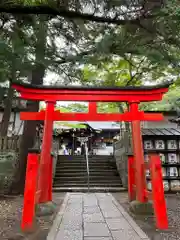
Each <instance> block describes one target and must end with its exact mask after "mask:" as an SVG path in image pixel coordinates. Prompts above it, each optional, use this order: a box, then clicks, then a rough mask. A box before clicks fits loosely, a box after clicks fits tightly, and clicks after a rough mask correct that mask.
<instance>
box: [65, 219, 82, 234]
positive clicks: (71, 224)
mask: <svg viewBox="0 0 180 240" xmlns="http://www.w3.org/2000/svg"><path fill="white" fill-rule="evenodd" d="M82 226H83V219H82V216H79V217H78V218H77V217H76V218H72V217H71V218H69V217H68V218H63V219H62V222H61V225H60V229H61V228H64V229H66V230H69V229H72V230H73V231H74V230H81V229H82Z"/></svg>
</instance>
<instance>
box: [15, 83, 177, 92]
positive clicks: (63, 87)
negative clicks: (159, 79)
mask: <svg viewBox="0 0 180 240" xmlns="http://www.w3.org/2000/svg"><path fill="white" fill-rule="evenodd" d="M172 83H173V82H172V81H167V82H165V83H163V84H157V85H150V86H122V87H119V86H116V87H115V86H114V87H107V86H99V87H97V86H66V85H54V86H52V85H35V84H28V83H19V82H13V84H14V85H16V86H21V87H24V88H27V89H44V90H84V91H86V90H97V91H99V90H106V91H108V90H110V91H112V90H115V91H117V90H120V91H122V90H131V91H138V90H139V91H148V90H153V89H161V88H168V87H169V86H170V85H171V84H172Z"/></svg>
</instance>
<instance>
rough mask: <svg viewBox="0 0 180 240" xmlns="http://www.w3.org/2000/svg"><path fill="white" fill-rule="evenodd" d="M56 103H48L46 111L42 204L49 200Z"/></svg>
mask: <svg viewBox="0 0 180 240" xmlns="http://www.w3.org/2000/svg"><path fill="white" fill-rule="evenodd" d="M54 105H55V103H54V102H47V107H46V111H45V121H44V134H43V142H42V151H41V162H40V172H41V176H40V179H39V184H40V189H41V195H40V198H39V202H40V203H44V202H47V200H48V187H47V185H48V181H49V167H50V158H51V145H52V131H53V120H51V115H53V112H54Z"/></svg>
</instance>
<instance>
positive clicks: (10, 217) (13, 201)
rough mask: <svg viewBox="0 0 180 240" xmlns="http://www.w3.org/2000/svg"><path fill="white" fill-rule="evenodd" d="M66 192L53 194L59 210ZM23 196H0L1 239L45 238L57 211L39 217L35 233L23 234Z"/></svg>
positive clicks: (24, 239)
mask: <svg viewBox="0 0 180 240" xmlns="http://www.w3.org/2000/svg"><path fill="white" fill-rule="evenodd" d="M64 196H65V193H58V194H54V195H53V201H54V202H55V203H56V205H57V210H59V207H60V205H61V203H62V201H63V199H64ZM22 205H23V197H22V196H18V197H13V198H11V197H9V198H8V197H7V198H3V199H2V198H0V240H45V239H46V236H47V234H48V231H49V229H50V227H51V226H52V222H53V220H54V217H55V216H56V212H55V213H54V214H53V215H52V216H45V217H44V216H43V217H39V218H37V224H36V228H35V230H34V232H33V233H29V234H23V233H22V232H21V229H20V224H21V215H22Z"/></svg>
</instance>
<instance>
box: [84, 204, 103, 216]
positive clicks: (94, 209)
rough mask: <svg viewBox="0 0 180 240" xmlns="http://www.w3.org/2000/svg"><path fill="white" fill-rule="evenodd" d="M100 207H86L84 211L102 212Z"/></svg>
mask: <svg viewBox="0 0 180 240" xmlns="http://www.w3.org/2000/svg"><path fill="white" fill-rule="evenodd" d="M100 212H101V211H100V208H99V207H98V206H91V207H84V209H83V213H85V214H87V213H88V214H89V213H100Z"/></svg>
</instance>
